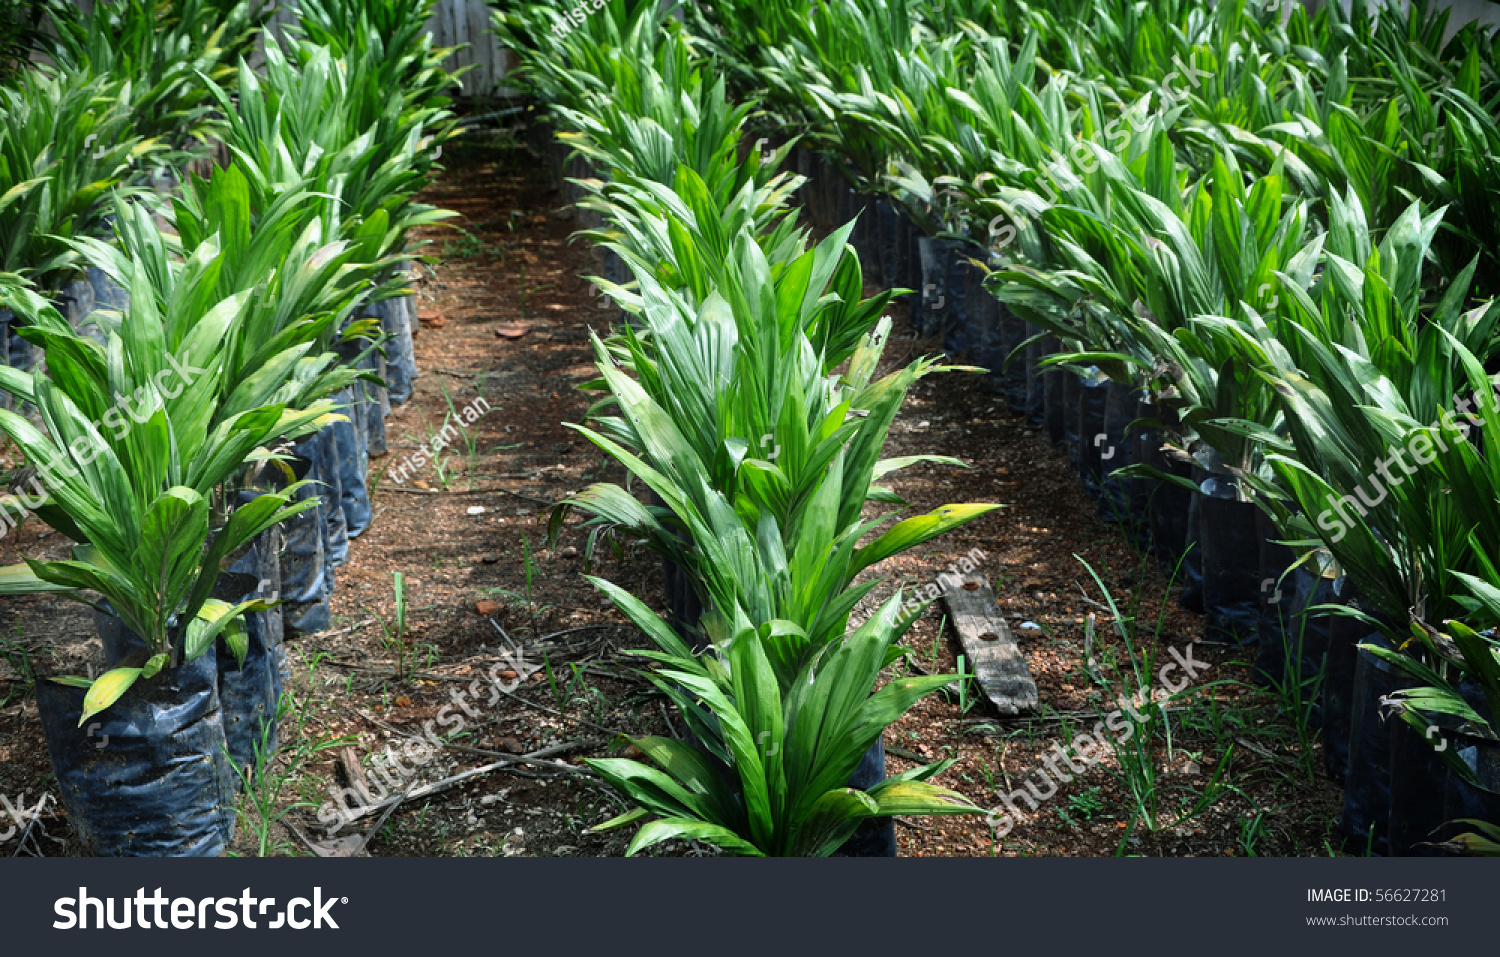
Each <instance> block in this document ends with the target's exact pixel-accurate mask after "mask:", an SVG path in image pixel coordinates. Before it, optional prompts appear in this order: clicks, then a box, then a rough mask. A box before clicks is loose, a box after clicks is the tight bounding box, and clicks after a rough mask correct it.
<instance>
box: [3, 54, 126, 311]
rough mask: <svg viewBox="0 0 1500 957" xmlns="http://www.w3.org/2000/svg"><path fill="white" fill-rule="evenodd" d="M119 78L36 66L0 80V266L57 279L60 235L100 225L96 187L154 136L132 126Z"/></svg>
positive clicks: (47, 286) (68, 254) (63, 244)
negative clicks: (12, 79)
mask: <svg viewBox="0 0 1500 957" xmlns="http://www.w3.org/2000/svg"><path fill="white" fill-rule="evenodd" d="M131 109H132V101H131V98H130V95H129V91H128V89H127V84H124V83H122V82H121V81H119V80H116V79H111V78H107V77H89V76H87V75H84V74H78V73H64V72H57V71H55V70H51V69H43V68H37V69H32V70H28V71H26V72H25V74H24V75H23V76H22V77H21V78H20V81H19V82H18V83H17V84H16V85H15V86H0V118H3V122H0V271H5V272H11V273H16V274H18V275H23V276H26V277H28V278H30V279H32V280H33V281H34V282H36V283H37V284H38V285H39V286H40V287H41V288H42V289H43V290H46V291H48V292H51V291H54V290H56V289H57V288H59V286H60V285H61V284H62V281H63V279H64V278H65V277H66V275H67V270H68V268H69V265H70V263H71V262H72V261H73V259H74V253H73V250H72V249H71V248H70V247H69V245H68V242H67V240H68V239H70V238H72V237H78V236H93V235H99V234H101V233H103V232H104V231H105V226H104V215H105V213H106V212H107V208H108V207H107V203H106V196H107V194H108V192H109V191H110V189H111V188H112V187H114V186H117V185H119V184H120V183H122V182H123V180H124V179H125V178H126V177H128V175H129V171H130V165H131V163H133V162H136V161H139V160H141V158H142V157H144V156H147V155H149V154H150V153H151V152H152V151H153V150H154V149H155V144H153V143H152V142H151V141H149V140H143V139H141V138H140V137H139V136H137V135H135V134H134V132H133V130H132V125H131V124H132V117H131Z"/></svg>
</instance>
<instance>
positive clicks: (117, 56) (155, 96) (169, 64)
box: [52, 0, 270, 166]
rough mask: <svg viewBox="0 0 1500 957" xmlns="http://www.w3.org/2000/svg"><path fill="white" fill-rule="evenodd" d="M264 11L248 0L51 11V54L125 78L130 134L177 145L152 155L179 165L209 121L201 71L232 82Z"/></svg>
mask: <svg viewBox="0 0 1500 957" xmlns="http://www.w3.org/2000/svg"><path fill="white" fill-rule="evenodd" d="M269 12H270V11H269V9H268V8H265V7H263V6H262V5H261V4H258V3H255V2H252V0H176V2H173V3H161V2H157V0H123V2H100V3H96V4H92V5H91V6H89V7H88V8H87V9H86V10H77V11H73V12H71V13H70V14H69V15H65V16H56V15H54V16H53V17H52V24H53V27H54V32H55V33H56V37H57V39H56V41H55V58H56V60H57V62H58V64H59V65H60V66H61V67H62V69H64V70H66V71H68V72H70V73H82V74H85V75H91V76H101V77H102V76H113V77H118V78H125V79H128V80H129V81H130V83H129V88H128V89H129V97H130V103H131V109H130V115H131V119H132V122H133V124H134V127H135V130H136V133H137V134H138V135H140V136H141V137H143V138H145V139H147V140H155V141H159V142H161V143H162V144H163V145H164V146H167V147H170V148H171V149H172V150H175V151H180V152H177V153H176V155H170V154H165V153H164V154H161V155H158V156H157V157H156V158H157V159H158V160H159V161H161V162H164V163H167V164H169V165H174V166H180V165H182V160H184V159H190V158H193V157H194V156H195V155H198V154H201V153H202V152H203V150H204V147H205V145H206V143H207V141H208V139H209V137H210V136H211V135H212V132H213V130H214V127H215V116H214V110H215V103H214V101H213V99H212V98H211V97H210V96H209V93H208V90H207V88H206V86H205V84H204V83H203V82H202V80H201V79H200V75H202V76H207V77H209V78H210V79H212V80H214V81H216V82H220V83H225V82H231V81H232V80H233V78H234V73H233V70H234V64H235V62H236V61H237V60H239V59H240V58H241V57H243V56H248V55H249V54H250V53H251V51H252V50H253V48H254V44H255V40H256V37H257V35H258V31H259V29H260V25H261V22H262V21H263V20H264V19H265V17H266V16H268V15H269Z"/></svg>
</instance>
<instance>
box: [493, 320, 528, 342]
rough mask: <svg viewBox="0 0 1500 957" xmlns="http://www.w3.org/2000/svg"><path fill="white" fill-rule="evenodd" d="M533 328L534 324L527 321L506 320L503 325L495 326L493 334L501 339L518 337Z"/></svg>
mask: <svg viewBox="0 0 1500 957" xmlns="http://www.w3.org/2000/svg"><path fill="white" fill-rule="evenodd" d="M533 328H535V326H534V325H533V324H532V323H529V322H507V323H506V324H505V325H503V326H496V327H495V335H497V336H499V337H500V338H502V339H519V338H521V337H522V336H524V335H526V333H528V332H530V331H531V330H532V329H533Z"/></svg>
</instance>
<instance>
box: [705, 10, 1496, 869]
mask: <svg viewBox="0 0 1500 957" xmlns="http://www.w3.org/2000/svg"><path fill="white" fill-rule="evenodd" d="M771 6H772V7H774V8H775V13H776V14H777V15H775V16H772V15H771V11H768V10H761V9H758V10H756V11H753V18H754V19H755V21H756V23H757V24H758V25H759V28H760V29H761V31H762V32H761V33H760V34H757V33H755V32H754V31H750V32H748V33H747V32H746V30H745V29H744V27H745V26H746V24H745V23H743V22H741V20H740V19H737V18H742V17H751V16H752V12H750V11H746V10H742V9H739V8H724V7H721V6H719V5H713V6H711V7H710V6H704V7H698V8H695V10H696V11H697V14H696V15H695V16H693V17H691V18H690V19H692V20H693V22H694V24H695V26H696V27H697V28H698V29H699V30H701V31H702V32H703V33H704V34H705V35H706V36H707V37H708V42H709V44H711V45H712V46H713V47H714V49H715V51H716V53H717V54H718V55H719V57H720V60H719V63H720V64H721V66H722V67H723V69H722V71H721V72H722V73H723V74H725V75H730V76H735V77H738V78H741V80H742V83H743V85H744V86H745V88H746V89H747V90H750V91H753V92H756V93H760V94H762V95H763V96H764V97H765V101H766V108H767V112H768V114H769V115H770V118H771V119H772V120H773V121H774V125H772V126H771V127H769V128H768V132H767V136H768V139H769V141H770V142H772V143H773V144H774V143H780V142H784V141H785V140H784V137H785V136H786V134H787V133H788V132H790V133H795V134H801V137H802V143H803V144H804V145H803V146H800V147H799V154H798V160H797V162H798V168H799V169H801V170H803V171H804V172H806V173H807V174H809V176H810V179H809V181H808V183H807V184H806V186H805V187H804V189H805V193H804V199H805V201H804V206H805V208H806V209H807V210H808V211H809V212H810V213H811V214H812V217H813V221H814V222H815V223H816V224H818V225H821V226H823V227H825V228H828V227H832V226H835V225H837V224H839V223H841V222H844V221H845V220H846V219H847V218H848V217H849V216H850V215H852V214H853V213H855V212H858V213H860V220H859V222H860V227H859V228H856V230H855V231H854V233H853V236H852V239H853V242H854V245H855V248H856V249H858V250H859V251H860V254H861V259H862V260H863V261H864V262H866V263H867V264H870V266H871V267H872V268H869V269H868V273H869V275H870V278H871V279H873V280H875V281H877V282H881V283H883V284H884V285H886V286H887V287H888V288H897V287H906V288H908V289H910V290H913V292H912V293H910V294H909V296H908V300H909V303H910V306H911V317H912V322H913V325H915V326H916V327H917V329H918V330H919V331H921V332H923V333H926V334H930V335H941V336H942V338H943V341H944V345H945V348H946V350H947V351H948V352H949V354H950V355H953V356H956V357H960V358H964V359H967V360H969V361H973V362H975V363H976V364H978V365H981V366H984V367H986V368H987V369H988V370H989V373H990V374H989V376H988V377H987V380H988V381H989V383H990V385H991V386H992V387H993V388H995V389H996V390H998V391H1000V392H1002V393H1003V394H1005V395H1006V397H1007V399H1008V400H1009V403H1010V405H1011V407H1012V409H1013V410H1014V411H1015V412H1017V413H1020V414H1023V415H1024V416H1025V417H1026V421H1027V424H1028V425H1029V426H1030V427H1033V428H1036V429H1040V430H1043V431H1044V433H1045V434H1046V435H1047V436H1048V438H1050V439H1051V440H1052V441H1053V442H1054V443H1057V444H1060V445H1063V446H1065V447H1066V449H1067V452H1068V456H1069V459H1070V461H1071V462H1072V464H1073V466H1074V467H1075V468H1076V469H1077V470H1078V471H1079V473H1080V476H1081V477H1082V480H1083V483H1084V487H1085V488H1086V489H1087V490H1088V491H1089V493H1090V494H1092V495H1093V496H1094V497H1096V498H1097V499H1098V500H1099V514H1100V517H1101V519H1103V520H1105V521H1108V522H1113V523H1117V524H1119V525H1120V526H1121V527H1122V529H1123V530H1124V531H1125V533H1126V534H1127V535H1129V536H1131V537H1132V538H1133V539H1134V540H1135V541H1136V542H1137V543H1138V544H1139V545H1140V546H1141V547H1143V548H1147V549H1150V550H1151V551H1152V552H1153V553H1155V554H1156V556H1157V558H1158V560H1159V561H1160V563H1161V565H1162V567H1163V569H1164V570H1165V571H1168V572H1169V573H1172V574H1175V575H1177V577H1178V578H1179V580H1180V581H1181V583H1182V585H1183V589H1182V593H1181V599H1182V601H1183V603H1184V604H1186V605H1188V606H1189V607H1191V608H1194V609H1195V610H1201V611H1203V612H1204V613H1205V616H1206V629H1207V631H1208V637H1209V638H1211V639H1215V640H1220V641H1224V642H1227V643H1231V644H1237V645H1244V646H1246V647H1247V649H1249V650H1250V651H1251V653H1252V654H1253V655H1254V656H1255V657H1256V659H1257V661H1256V664H1257V677H1258V679H1259V680H1261V681H1263V682H1265V683H1268V684H1272V685H1275V686H1276V687H1278V688H1279V689H1281V690H1282V691H1283V699H1284V700H1290V701H1296V702H1300V704H1298V705H1295V707H1299V708H1305V709H1306V713H1307V714H1306V716H1307V718H1308V720H1310V721H1311V723H1313V724H1314V725H1319V726H1321V729H1322V732H1321V733H1322V742H1323V749H1324V754H1325V756H1326V758H1327V768H1328V772H1329V774H1330V776H1331V777H1332V778H1333V779H1334V780H1335V781H1338V782H1339V783H1341V784H1342V785H1343V786H1344V789H1345V806H1344V809H1343V814H1342V820H1341V822H1340V828H1341V831H1342V832H1343V834H1344V835H1345V836H1346V838H1347V841H1348V844H1347V846H1348V847H1350V849H1351V850H1354V851H1357V852H1372V853H1381V854H1385V853H1390V854H1411V853H1434V852H1436V851H1437V850H1438V849H1439V848H1441V849H1447V850H1462V851H1481V852H1489V851H1493V850H1495V849H1496V843H1495V838H1496V837H1497V836H1500V834H1497V832H1496V830H1495V825H1496V824H1497V822H1500V777H1497V776H1496V758H1497V756H1500V744H1497V741H1500V738H1497V735H1496V731H1495V725H1494V723H1493V720H1494V719H1493V716H1494V715H1495V714H1497V713H1500V712H1497V711H1496V707H1497V705H1500V680H1497V679H1500V666H1497V645H1496V642H1495V640H1494V637H1493V633H1492V632H1491V631H1489V630H1488V628H1489V626H1492V625H1493V624H1494V623H1495V622H1497V621H1500V617H1497V616H1496V612H1497V610H1500V604H1497V602H1496V598H1500V590H1497V588H1496V586H1497V585H1500V576H1497V575H1496V572H1495V567H1494V565H1493V564H1492V560H1491V558H1490V556H1491V555H1493V554H1494V551H1493V546H1494V544H1497V543H1492V542H1490V540H1489V539H1490V538H1491V537H1492V536H1493V531H1492V529H1493V528H1494V527H1495V526H1494V524H1493V520H1494V515H1493V512H1494V510H1495V508H1496V506H1497V503H1500V484H1497V482H1496V481H1495V474H1496V473H1495V471H1494V469H1495V465H1496V463H1497V462H1500V449H1497V448H1495V447H1494V445H1493V443H1494V442H1495V435H1494V433H1493V430H1492V427H1491V423H1494V422H1496V421H1497V420H1496V417H1495V410H1496V401H1495V395H1494V392H1493V390H1492V388H1491V384H1490V382H1489V379H1488V377H1487V375H1486V373H1485V369H1486V368H1488V367H1489V364H1490V363H1491V362H1492V361H1493V357H1494V354H1495V350H1496V342H1497V340H1496V325H1495V324H1496V321H1497V319H1500V306H1497V305H1496V303H1495V302H1494V301H1493V300H1491V299H1489V298H1487V297H1488V296H1489V295H1490V294H1491V293H1492V292H1493V280H1492V278H1491V277H1492V276H1493V275H1494V273H1493V257H1494V254H1495V253H1494V250H1495V248H1496V247H1495V246H1494V245H1493V244H1491V243H1487V242H1485V237H1486V236H1487V235H1488V233H1487V230H1488V229H1489V228H1491V225H1492V224H1493V222H1494V218H1495V217H1494V211H1495V208H1496V203H1495V200H1496V198H1497V193H1496V191H1495V190H1494V187H1493V182H1494V181H1493V180H1492V179H1490V178H1489V177H1490V174H1491V173H1492V171H1493V164H1494V162H1495V159H1494V157H1495V156H1496V155H1497V148H1500V130H1497V126H1496V123H1495V121H1494V118H1493V110H1492V109H1490V110H1486V108H1485V107H1483V106H1479V105H1478V104H1484V103H1491V104H1493V102H1494V101H1495V98H1496V96H1497V95H1500V81H1497V77H1496V73H1495V68H1494V66H1495V62H1496V60H1495V55H1494V54H1495V49H1494V48H1493V45H1492V44H1491V43H1490V41H1489V39H1488V38H1486V37H1485V36H1484V35H1483V34H1481V33H1479V32H1478V30H1477V29H1476V28H1474V27H1469V28H1466V29H1464V30H1462V31H1459V32H1458V34H1457V35H1456V36H1455V37H1453V38H1452V39H1451V40H1449V41H1447V42H1445V41H1444V39H1443V35H1444V31H1443V30H1442V29H1441V26H1442V23H1443V18H1444V17H1445V14H1441V13H1438V12H1434V11H1432V10H1430V9H1429V8H1428V7H1426V6H1423V5H1419V4H1418V5H1413V6H1412V8H1411V10H1410V11H1408V12H1407V13H1405V14H1402V15H1397V14H1395V13H1387V14H1382V15H1380V16H1379V17H1375V16H1373V15H1372V14H1371V13H1370V12H1369V11H1368V10H1366V9H1365V8H1364V6H1363V5H1361V4H1356V5H1355V7H1354V9H1353V12H1352V14H1350V15H1349V18H1348V19H1346V15H1345V14H1344V13H1342V12H1341V11H1340V10H1339V9H1336V8H1335V6H1334V5H1325V6H1324V7H1323V8H1322V9H1321V10H1320V11H1319V13H1318V14H1316V15H1315V16H1313V15H1309V14H1307V13H1306V12H1305V11H1302V10H1300V9H1298V10H1295V11H1294V12H1293V15H1292V17H1291V18H1290V20H1288V21H1287V22H1285V23H1283V22H1281V20H1280V19H1279V17H1275V16H1268V15H1266V13H1265V11H1261V10H1255V9H1251V8H1249V7H1244V8H1237V7H1234V6H1231V5H1222V4H1221V5H1219V6H1218V7H1216V8H1214V9H1213V11H1212V13H1211V14H1208V13H1206V12H1205V11H1203V10H1199V9H1197V8H1196V7H1195V6H1194V5H1192V4H1186V5H1184V4H1146V5H1139V4H1135V5H1125V4H1118V3H1114V2H1111V0H1098V2H1095V3H1093V4H1092V5H1091V9H1092V12H1093V14H1094V16H1086V17H1081V20H1083V21H1086V22H1090V23H1105V24H1108V25H1110V26H1118V27H1119V28H1121V30H1122V32H1123V33H1124V34H1129V35H1134V34H1150V35H1152V36H1154V37H1156V38H1158V39H1160V41H1161V42H1160V44H1158V45H1156V46H1152V45H1151V44H1145V45H1140V44H1136V45H1133V46H1131V45H1125V46H1121V45H1118V44H1114V43H1112V42H1111V41H1112V40H1114V39H1117V38H1118V37H1117V35H1116V34H1114V33H1112V32H1110V31H1107V30H1106V31H1087V32H1086V33H1085V36H1084V38H1083V40H1082V41H1079V40H1078V39H1077V31H1076V29H1075V27H1076V24H1077V23H1078V22H1080V17H1079V16H1077V11H1075V10H1071V9H1070V10H1062V9H1058V8H1055V7H1053V6H1052V5H1047V4H1042V5H1031V6H1027V5H1023V4H1011V3H1005V4H1000V3H975V4H970V5H968V6H970V7H972V8H973V9H970V10H964V11H957V12H955V11H954V10H953V9H952V8H953V5H952V4H948V5H946V7H945V6H944V5H941V4H917V5H914V6H913V7H912V8H911V9H910V11H909V12H910V13H911V21H912V26H913V29H911V30H910V31H900V30H896V31H891V30H887V29H885V27H884V26H883V25H885V24H888V23H889V21H890V17H891V16H892V15H893V11H895V10H896V9H897V8H896V6H895V5H889V4H886V3H883V2H877V0H870V2H858V3H845V4H837V5H816V7H815V8H814V7H808V6H807V5H805V4H798V3H795V2H788V3H784V4H772V5H771ZM797 11H801V13H802V14H803V15H800V16H799V15H798V13H797ZM1016 13H1020V14H1022V15H1011V14H1016ZM954 17H958V18H959V19H958V20H954V19H953V18H954ZM767 24H774V27H775V28H774V29H773V30H771V31H770V32H769V34H768V33H767V31H766V28H767ZM752 36H754V37H756V39H755V40H754V41H753V42H750V41H749V37H752ZM1366 38H1368V39H1367V40H1366ZM1311 40H1317V41H1318V42H1316V43H1311V42H1309V41H1311ZM1418 49H1420V51H1421V54H1422V55H1421V56H1420V57H1417V56H1415V55H1412V56H1407V54H1411V53H1413V52H1414V51H1416V50H1418ZM1312 50H1316V51H1318V53H1317V54H1316V55H1314V54H1312V53H1311V52H1309V51H1312ZM1184 63H1191V64H1194V65H1195V66H1194V71H1195V72H1194V76H1193V77H1190V78H1189V79H1192V80H1193V83H1194V85H1195V87H1197V86H1199V85H1202V86H1203V87H1205V88H1203V89H1195V90H1194V91H1193V94H1192V95H1190V96H1182V95H1180V94H1178V93H1177V91H1176V90H1169V91H1167V92H1164V90H1163V87H1164V84H1165V83H1166V82H1167V80H1166V74H1167V71H1168V70H1172V69H1174V68H1178V67H1181V65H1182V64H1184ZM1046 64H1058V65H1066V66H1063V67H1061V68H1051V69H1042V68H1041V67H1043V66H1044V65H1046ZM1393 75H1395V76H1398V77H1399V78H1400V79H1401V80H1402V81H1403V82H1399V83H1392V82H1391V79H1390V78H1391V77H1392V76H1393ZM1093 77H1120V78H1129V79H1128V80H1126V79H1120V80H1118V81H1112V82H1111V83H1109V84H1106V83H1105V82H1104V81H1102V80H1095V79H1092V78H1093ZM1360 77H1367V78H1370V79H1371V82H1370V83H1368V84H1365V85H1361V84H1360V83H1359V82H1358V79H1359V78H1360ZM1393 89H1394V90H1396V91H1397V92H1395V93H1392V92H1390V91H1391V90H1393ZM1225 103H1233V104H1234V105H1235V106H1236V107H1237V110H1226V108H1225V106H1224V104H1225ZM1362 116H1369V117H1379V118H1381V124H1376V123H1375V122H1374V121H1373V120H1371V121H1369V122H1364V121H1363V120H1361V117H1362ZM1309 117H1313V118H1320V119H1321V122H1322V123H1323V124H1324V128H1318V126H1317V124H1316V122H1315V120H1314V119H1309ZM1294 120H1295V121H1296V123H1297V124H1300V125H1298V126H1297V128H1296V129H1293V128H1292V125H1293V121H1294ZM1434 141H1436V143H1434ZM1372 157H1389V158H1388V159H1380V160H1379V162H1374V163H1373V164H1372V163H1371V160H1372ZM1362 171H1363V172H1366V173H1367V175H1366V177H1365V178H1363V179H1361V178H1359V176H1358V175H1357V174H1358V173H1360V172H1362ZM1485 184H1488V185H1485ZM1413 198H1416V202H1413ZM1445 204H1446V208H1442V207H1444V206H1445ZM1398 460H1399V465H1398ZM1392 470H1394V471H1392ZM1288 692H1290V693H1288ZM1396 718H1399V720H1395V719H1396ZM1455 822H1456V823H1455Z"/></svg>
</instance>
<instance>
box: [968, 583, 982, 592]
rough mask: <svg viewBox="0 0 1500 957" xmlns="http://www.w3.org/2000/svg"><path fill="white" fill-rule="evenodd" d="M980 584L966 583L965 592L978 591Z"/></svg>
mask: <svg viewBox="0 0 1500 957" xmlns="http://www.w3.org/2000/svg"><path fill="white" fill-rule="evenodd" d="M978 590H979V582H964V591H978Z"/></svg>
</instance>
